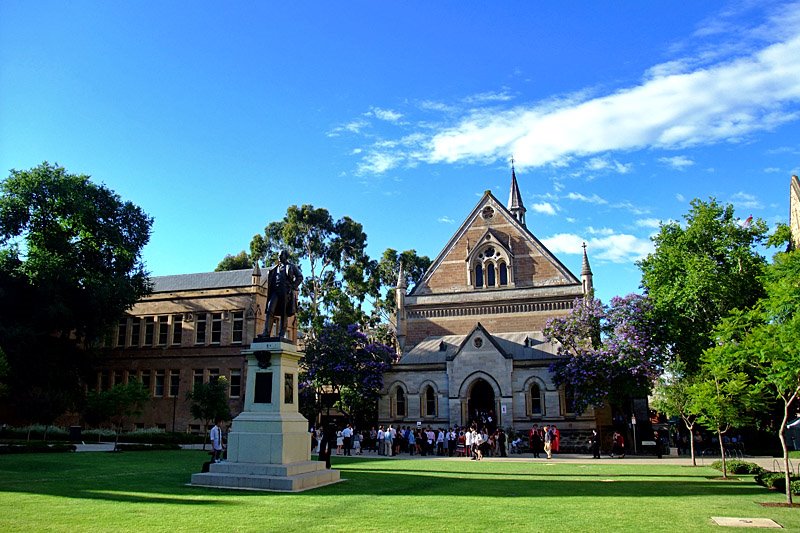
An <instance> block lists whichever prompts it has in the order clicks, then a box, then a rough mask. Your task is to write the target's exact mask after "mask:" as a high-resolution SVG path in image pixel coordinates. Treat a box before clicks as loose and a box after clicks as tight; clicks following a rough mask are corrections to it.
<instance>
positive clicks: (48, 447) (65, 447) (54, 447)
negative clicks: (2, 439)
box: [0, 442, 75, 455]
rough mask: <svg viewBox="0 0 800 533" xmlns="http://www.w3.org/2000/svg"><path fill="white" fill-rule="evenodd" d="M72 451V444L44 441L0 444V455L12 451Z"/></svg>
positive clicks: (73, 449)
mask: <svg viewBox="0 0 800 533" xmlns="http://www.w3.org/2000/svg"><path fill="white" fill-rule="evenodd" d="M74 451H75V445H74V444H46V443H44V442H36V443H34V442H31V443H27V444H10V445H7V446H0V455H7V454H12V453H15V454H16V453H64V452H74Z"/></svg>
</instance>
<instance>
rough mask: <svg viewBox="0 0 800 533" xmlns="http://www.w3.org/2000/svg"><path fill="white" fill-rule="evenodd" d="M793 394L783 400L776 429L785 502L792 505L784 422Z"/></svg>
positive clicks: (787, 421) (785, 421)
mask: <svg viewBox="0 0 800 533" xmlns="http://www.w3.org/2000/svg"><path fill="white" fill-rule="evenodd" d="M794 398H795V395H792V397H791V398H790V399H789V400H788V401H786V400H784V402H783V420H782V421H781V429H780V431H778V437H779V438H780V439H781V450H783V471H784V473H785V479H786V503H788V504H789V506H791V505H792V482H791V479H792V478H791V476H790V475H789V446H788V445H787V444H786V424H788V423H789V405H791V403H792V402H793V401H794Z"/></svg>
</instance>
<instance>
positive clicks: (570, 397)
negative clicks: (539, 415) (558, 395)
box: [563, 385, 575, 415]
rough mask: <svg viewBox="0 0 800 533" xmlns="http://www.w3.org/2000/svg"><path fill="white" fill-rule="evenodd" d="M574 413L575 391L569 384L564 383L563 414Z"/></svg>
mask: <svg viewBox="0 0 800 533" xmlns="http://www.w3.org/2000/svg"><path fill="white" fill-rule="evenodd" d="M574 413H575V391H574V390H573V388H572V387H570V386H569V385H564V406H563V414H565V415H566V414H574Z"/></svg>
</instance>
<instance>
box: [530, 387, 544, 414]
mask: <svg viewBox="0 0 800 533" xmlns="http://www.w3.org/2000/svg"><path fill="white" fill-rule="evenodd" d="M530 398H531V406H530V413H531V415H533V416H542V414H543V413H542V406H543V405H544V402H543V401H542V388H541V387H540V386H539V384H538V383H534V384H533V385H531V390H530Z"/></svg>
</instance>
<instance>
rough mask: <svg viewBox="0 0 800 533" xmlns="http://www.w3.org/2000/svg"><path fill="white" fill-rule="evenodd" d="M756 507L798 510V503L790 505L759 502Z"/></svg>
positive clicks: (799, 504)
mask: <svg viewBox="0 0 800 533" xmlns="http://www.w3.org/2000/svg"><path fill="white" fill-rule="evenodd" d="M758 505H760V506H761V507H792V508H800V503H792V504H788V503H786V502H780V503H779V502H761V503H759V504H758Z"/></svg>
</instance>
